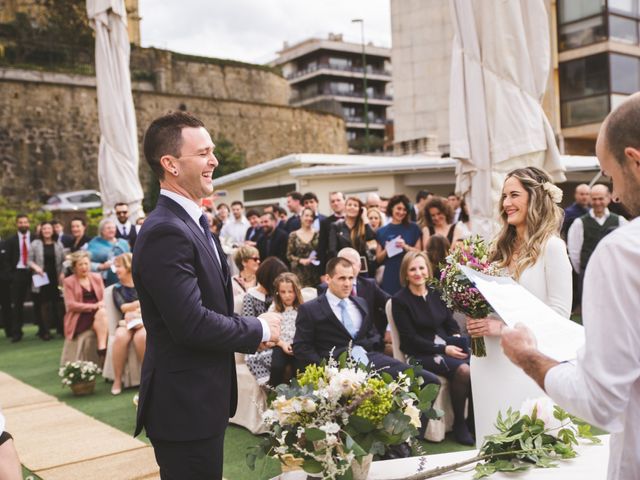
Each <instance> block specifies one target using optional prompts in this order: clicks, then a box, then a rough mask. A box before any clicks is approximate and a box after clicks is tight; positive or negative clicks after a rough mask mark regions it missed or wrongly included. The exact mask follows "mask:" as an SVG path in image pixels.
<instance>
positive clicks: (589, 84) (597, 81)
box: [560, 53, 609, 101]
mask: <svg viewBox="0 0 640 480" xmlns="http://www.w3.org/2000/svg"><path fill="white" fill-rule="evenodd" d="M608 87H609V69H608V62H607V54H606V53H601V54H598V55H591V56H589V57H584V58H579V59H577V60H572V61H570V62H564V63H561V64H560V98H561V101H564V100H571V99H574V98H581V97H586V96H591V95H596V94H600V93H606V92H607V91H608Z"/></svg>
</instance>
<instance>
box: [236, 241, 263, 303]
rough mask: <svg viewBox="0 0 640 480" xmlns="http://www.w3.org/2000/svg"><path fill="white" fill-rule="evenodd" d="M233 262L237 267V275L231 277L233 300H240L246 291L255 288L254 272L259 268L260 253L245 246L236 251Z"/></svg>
mask: <svg viewBox="0 0 640 480" xmlns="http://www.w3.org/2000/svg"><path fill="white" fill-rule="evenodd" d="M233 261H234V262H235V264H236V267H238V272H240V273H238V275H234V276H233V277H231V286H232V288H233V298H234V299H242V298H244V296H245V295H246V293H247V290H249V289H250V288H253V287H255V286H256V272H257V271H258V267H259V266H260V252H258V249H257V248H255V247H250V246H248V245H245V246H244V247H240V248H238V249H237V250H236V253H235V255H234V257H233Z"/></svg>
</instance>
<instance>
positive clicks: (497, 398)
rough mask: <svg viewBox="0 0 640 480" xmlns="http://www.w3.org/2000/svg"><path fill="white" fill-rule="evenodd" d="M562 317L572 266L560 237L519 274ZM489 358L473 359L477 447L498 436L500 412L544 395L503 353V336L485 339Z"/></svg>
mask: <svg viewBox="0 0 640 480" xmlns="http://www.w3.org/2000/svg"><path fill="white" fill-rule="evenodd" d="M518 283H520V285H522V286H523V287H524V288H526V289H527V290H528V291H529V292H531V293H532V294H534V295H535V296H536V297H538V298H539V299H540V300H542V301H543V302H544V303H546V304H547V305H548V306H549V307H551V308H552V309H553V310H555V311H556V312H558V313H559V314H560V315H562V316H563V317H566V318H569V315H570V312H571V297H572V283H571V264H570V262H569V257H568V255H567V248H566V245H565V243H564V241H562V240H561V239H560V238H559V237H556V236H554V237H551V238H549V240H547V244H546V245H545V247H544V248H543V250H542V252H541V254H540V256H539V257H538V260H537V261H536V263H535V264H534V265H532V266H531V267H529V268H527V269H526V270H525V271H523V272H522V274H521V275H520V280H519V282H518ZM485 343H486V346H487V356H486V357H480V358H479V357H474V356H472V357H471V388H472V392H473V405H474V414H475V427H476V445H477V446H478V447H480V445H482V443H483V441H484V437H485V436H486V435H491V434H493V433H496V432H497V430H496V428H495V426H494V424H495V421H496V418H497V416H498V412H499V411H502V412H506V411H507V408H509V407H511V408H512V409H513V410H519V409H520V406H521V405H522V403H523V402H524V401H525V400H526V399H527V398H536V397H540V396H543V395H545V393H544V392H543V391H542V389H541V388H540V387H538V385H537V384H536V382H535V381H533V380H532V379H531V378H530V377H529V376H528V375H527V374H525V373H524V372H523V371H522V370H521V369H519V368H518V367H516V366H515V365H514V364H513V363H511V361H510V360H509V359H508V358H507V357H506V356H505V355H504V353H502V348H501V347H500V337H485Z"/></svg>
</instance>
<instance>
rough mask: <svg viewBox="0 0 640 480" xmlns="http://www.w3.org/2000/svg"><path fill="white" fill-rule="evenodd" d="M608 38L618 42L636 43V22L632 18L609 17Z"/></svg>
mask: <svg viewBox="0 0 640 480" xmlns="http://www.w3.org/2000/svg"><path fill="white" fill-rule="evenodd" d="M609 38H611V39H612V40H616V41H618V42H624V43H631V44H637V43H638V22H637V21H636V20H634V19H632V18H626V17H619V16H618V15H609Z"/></svg>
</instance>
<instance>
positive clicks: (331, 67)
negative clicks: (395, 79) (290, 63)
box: [287, 63, 391, 80]
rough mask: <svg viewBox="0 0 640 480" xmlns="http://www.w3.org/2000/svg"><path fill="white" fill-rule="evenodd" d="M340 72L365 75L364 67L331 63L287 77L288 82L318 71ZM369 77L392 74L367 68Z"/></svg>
mask: <svg viewBox="0 0 640 480" xmlns="http://www.w3.org/2000/svg"><path fill="white" fill-rule="evenodd" d="M323 69H326V70H338V71H340V72H350V73H364V69H363V68H362V67H352V66H346V65H345V66H340V65H331V64H329V63H319V64H317V65H314V66H313V67H308V68H305V69H304V70H298V71H297V72H293V73H291V74H289V75H287V80H293V79H294V78H298V77H302V76H304V75H307V74H309V73H313V72H317V71H318V70H323ZM367 75H385V76H388V77H390V76H391V72H389V71H387V70H380V69H377V68H372V67H370V66H369V67H367Z"/></svg>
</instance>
